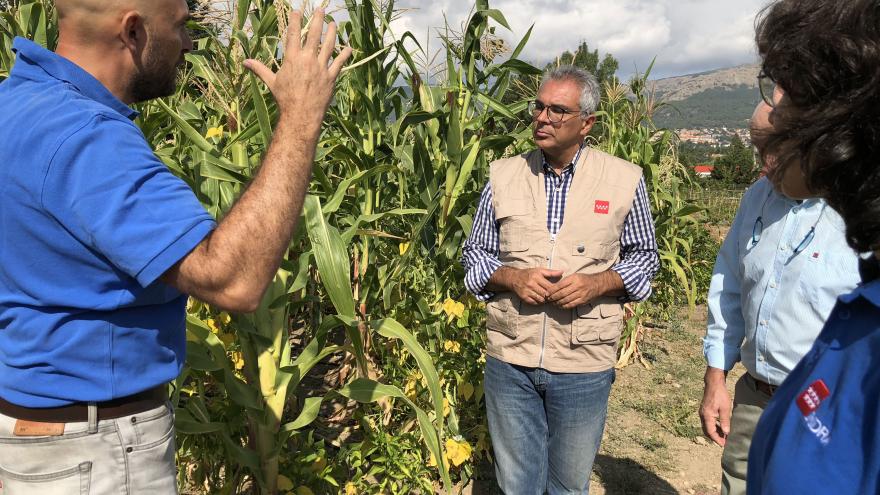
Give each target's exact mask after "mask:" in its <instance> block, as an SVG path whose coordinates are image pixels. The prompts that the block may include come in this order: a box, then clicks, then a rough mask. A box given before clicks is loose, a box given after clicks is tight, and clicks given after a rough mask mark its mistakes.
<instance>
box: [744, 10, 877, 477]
mask: <svg viewBox="0 0 880 495" xmlns="http://www.w3.org/2000/svg"><path fill="white" fill-rule="evenodd" d="M757 42H758V51H759V53H760V55H761V57H762V60H763V71H764V75H765V76H766V78H767V79H768V80H771V81H773V82H775V83H776V84H777V85H778V86H779V87H780V88H781V89H782V90H783V91H784V96H783V98H782V99H781V100H779V101H778V102H774V103H775V105H774V109H773V111H772V112H771V114H770V121H771V123H772V128H771V129H769V130H768V134H767V144H766V146H767V149H768V152H769V153H772V154H774V155H775V156H776V157H777V160H778V163H777V166H776V168H775V169H774V170H773V172H772V173H771V179H772V180H773V181H774V182H775V183H777V184H779V186H780V188H781V190H782V191H783V192H784V193H785V194H786V195H787V196H789V197H794V198H807V197H815V196H819V197H822V198H825V199H826V200H827V202H828V204H829V205H830V206H831V207H832V208H834V209H835V210H836V211H838V212H839V213H840V215H841V217H842V218H843V220H844V223H845V224H846V237H847V241H848V242H849V244H850V246H852V247H853V248H854V249H856V250H857V251H859V252H864V253H867V254H868V257H867V258H865V259H863V260H862V265H863V266H862V268H863V270H862V284H861V285H860V286H859V287H858V288H856V290H854V291H853V292H852V293H850V294H847V295H844V296H841V297H840V298H839V300H838V303H837V305H836V306H835V308H834V310H833V311H832V313H831V315H830V316H829V319H828V321H827V322H826V324H825V327H824V329H823V330H822V332H821V333H820V335H819V337H818V339H817V340H816V343H815V344H814V346H813V348H812V349H811V350H810V352H809V353H808V354H807V355H806V356H805V357H804V358H803V360H802V361H801V362H800V363H799V364H798V366H797V367H795V369H794V370H792V372H791V374H790V375H789V377H788V378H787V379H786V380H785V382H783V384H782V385H781V386H780V388H779V389H778V390H777V391H776V394H775V395H774V397H773V399H772V400H771V401H770V403H769V404H768V406H767V408H766V410H765V412H764V415H763V416H762V418H761V420H760V421H759V423H758V426H757V428H756V431H755V435H754V439H753V441H752V446H751V450H750V451H749V466H748V493H749V494H783V493H784V494H789V493H834V494H849V493H853V494H856V493H858V494H867V493H880V479H878V478H880V401H878V399H877V397H878V395H880V366H878V365H880V278H878V277H877V275H878V272H880V270H878V257H880V160H878V158H880V0H848V1H844V2H828V1H826V0H777V1H776V2H774V3H772V4H771V5H769V6H768V7H767V8H766V9H765V10H764V11H763V12H762V13H761V14H760V15H759V20H758V24H757Z"/></svg>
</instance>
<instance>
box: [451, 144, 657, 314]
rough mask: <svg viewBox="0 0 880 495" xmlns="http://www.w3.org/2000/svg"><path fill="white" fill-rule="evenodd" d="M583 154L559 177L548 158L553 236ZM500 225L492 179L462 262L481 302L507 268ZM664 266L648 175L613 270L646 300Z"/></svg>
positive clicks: (633, 295)
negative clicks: (497, 272) (497, 274)
mask: <svg viewBox="0 0 880 495" xmlns="http://www.w3.org/2000/svg"><path fill="white" fill-rule="evenodd" d="M581 150H583V148H581ZM580 153H581V151H578V153H577V154H576V155H575V157H574V159H573V160H572V162H571V164H569V165H568V166H567V167H565V168H564V169H563V170H562V173H561V174H560V175H556V173H555V172H554V171H553V168H552V167H551V166H550V165H549V164H548V163H547V161H546V160H545V161H544V164H543V166H544V172H545V173H544V189H545V190H546V192H547V230H548V231H550V234H551V235H556V233H557V232H559V228H560V227H561V226H562V220H563V218H564V216H565V201H566V199H567V198H568V191H569V190H570V189H571V180H572V178H573V177H574V172H575V168H576V167H575V164H576V163H577V160H578V158H579V157H580ZM499 229H500V225H499V223H498V221H497V220H496V218H495V208H494V207H493V206H492V186H491V183H487V184H486V187H485V188H484V189H483V193H482V195H481V196H480V203H479V205H478V206H477V212H476V215H475V216H474V225H473V228H472V229H471V235H470V237H468V239H467V240H466V241H465V243H464V248H463V254H462V260H461V261H462V264H463V265H464V267H465V270H466V274H465V277H464V285H465V287H467V289H468V290H469V291H471V292H472V293H473V294H474V295H475V296H476V297H477V299H479V300H481V301H488V300H489V299H491V298H492V296H494V295H495V293H494V292H489V291H487V290H486V289H485V287H486V284H487V283H488V282H489V278H490V277H491V276H492V274H493V273H495V270H497V269H498V268H500V267H501V266H502V263H501V260H499V259H498V251H499V247H498V231H499ZM659 268H660V259H659V258H658V256H657V241H656V239H655V237H654V220H653V218H651V208H650V206H649V203H648V192H647V188H646V186H645V179H644V178H642V179H641V180H640V181H639V185H638V187H637V188H636V195H635V198H634V199H633V205H632V209H631V210H630V212H629V214H628V215H627V217H626V220H625V221H624V224H623V231H622V232H621V234H620V261H619V262H617V263H616V264H615V265H614V266H612V267H611V269H612V270H614V271H615V272H617V273H618V274H619V275H620V278H621V279H623V285H624V288H625V289H626V293H627V298H626V299H628V300H633V301H643V300H645V299H647V298H648V296H650V295H651V280H652V279H653V278H654V275H655V274H656V273H657V270H658V269H659Z"/></svg>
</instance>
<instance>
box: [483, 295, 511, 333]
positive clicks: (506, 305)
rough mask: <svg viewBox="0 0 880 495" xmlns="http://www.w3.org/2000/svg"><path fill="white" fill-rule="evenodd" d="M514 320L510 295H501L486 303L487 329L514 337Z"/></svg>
mask: <svg viewBox="0 0 880 495" xmlns="http://www.w3.org/2000/svg"><path fill="white" fill-rule="evenodd" d="M516 321H517V318H516V312H515V311H513V301H512V300H511V298H510V297H508V296H501V297H500V298H499V299H497V300H495V301H492V302H490V303H489V304H487V305H486V328H487V329H488V330H489V331H495V332H500V333H503V334H504V335H507V336H508V337H510V338H512V339H515V338H516V335H517V331H516Z"/></svg>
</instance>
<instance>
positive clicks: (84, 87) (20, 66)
mask: <svg viewBox="0 0 880 495" xmlns="http://www.w3.org/2000/svg"><path fill="white" fill-rule="evenodd" d="M12 51H13V52H15V54H16V55H17V60H16V63H15V66H13V68H12V71H11V73H10V77H21V78H24V79H30V80H33V81H45V80H48V79H57V80H59V81H64V82H66V83H68V84H70V85H72V86H73V87H75V88H76V89H77V90H78V91H79V92H80V93H81V94H82V95H83V96H85V97H86V98H89V99H91V100H95V101H97V102H98V103H101V104H103V105H105V106H107V107H109V108H110V109H112V110H114V111H115V112H117V113H119V114H121V115H122V116H124V117H126V118H128V119H129V120H134V119H135V118H137V116H138V115H139V113H138V112H137V111H135V110H133V109H132V108H131V107H129V106H128V105H126V104H125V103H122V102H121V101H119V99H118V98H116V97H115V96H113V93H111V92H110V90H108V89H107V88H106V87H105V86H104V85H103V84H101V82H100V81H98V80H97V79H95V78H94V76H92V75H91V74H89V73H88V72H86V71H85V70H83V69H82V68H81V67H79V66H78V65H76V64H74V63H73V62H71V61H70V60H67V59H66V58H64V57H62V56H60V55H58V54H56V53H54V52H51V51H49V50H47V49H45V48H43V47H42V46H40V45H38V44H36V43H34V42H33V41H30V40H27V39H25V38H21V37H16V38H15V41H14V42H13V43H12Z"/></svg>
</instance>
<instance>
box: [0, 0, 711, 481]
mask: <svg viewBox="0 0 880 495" xmlns="http://www.w3.org/2000/svg"><path fill="white" fill-rule="evenodd" d="M231 3H232V5H231V6H230V9H229V10H228V11H220V12H203V13H202V14H203V16H202V17H201V18H197V19H200V20H201V22H202V24H201V25H200V26H198V29H199V31H198V32H199V36H198V39H197V40H196V42H195V43H196V49H195V50H194V51H193V52H192V53H190V54H189V55H188V56H187V62H188V63H187V68H186V72H185V74H184V75H183V80H182V82H181V83H180V85H179V90H178V92H177V93H176V94H175V95H173V96H171V97H168V98H165V99H162V100H156V101H153V102H149V103H147V104H144V105H142V106H141V108H139V109H140V110H141V112H142V114H141V117H140V118H139V120H138V123H139V125H140V126H141V128H142V129H143V132H144V135H145V136H146V137H147V139H148V140H149V141H150V143H151V144H152V146H153V147H154V149H155V150H156V154H157V156H159V157H160V159H161V160H162V161H163V162H164V163H165V164H166V165H167V166H168V167H169V168H170V169H171V170H172V171H173V172H174V173H175V174H177V175H178V176H179V177H181V178H182V179H183V180H184V181H186V182H187V183H188V184H189V185H190V186H191V187H192V189H193V190H194V191H195V192H196V194H197V196H198V198H199V199H200V200H201V202H202V203H203V204H204V206H205V207H206V208H207V209H208V211H210V212H211V213H212V214H213V215H215V216H216V217H218V218H219V217H222V216H223V214H224V212H226V211H227V210H228V209H229V208H230V207H231V205H232V204H233V202H234V201H235V199H236V197H237V196H238V195H239V194H240V193H241V191H242V189H243V187H245V185H246V184H247V183H248V181H249V180H250V178H251V177H252V176H253V174H254V172H255V170H256V168H257V167H258V166H259V164H260V161H261V159H262V155H263V153H265V151H266V149H267V146H268V144H269V140H270V138H271V135H272V125H273V124H272V123H273V121H274V119H275V117H276V113H277V109H276V108H275V105H274V102H273V100H272V98H271V95H270V94H269V92H268V90H267V89H266V88H265V87H264V86H263V85H262V84H261V83H260V82H259V81H258V80H257V79H256V78H254V77H253V76H252V75H250V74H249V73H248V72H247V71H246V70H245V69H244V68H243V65H242V62H243V60H244V59H245V58H257V59H260V60H262V61H263V62H264V63H267V64H272V63H276V62H278V61H279V57H280V56H281V55H280V53H279V44H280V40H282V39H283V36H284V34H285V31H286V28H287V26H285V22H286V19H287V13H288V11H289V9H290V8H291V6H290V5H289V3H288V2H287V1H285V0H274V1H269V0H237V1H235V2H231ZM344 10H345V14H346V15H345V16H340V19H342V18H345V20H343V21H342V22H340V30H339V38H340V39H339V40H338V41H339V43H340V44H347V45H349V46H351V47H352V48H353V49H354V56H353V60H352V61H351V62H350V64H349V67H348V68H347V69H346V70H345V72H344V73H343V75H342V76H341V77H340V80H339V82H338V88H337V92H336V97H335V100H334V101H333V103H332V106H331V108H330V110H329V112H328V114H327V118H326V120H325V124H324V129H323V134H322V137H321V140H320V143H319V145H318V150H317V155H316V163H315V169H314V178H313V182H312V184H311V187H310V190H309V195H308V197H307V199H306V202H305V206H304V212H303V216H304V221H302V222H300V225H301V227H300V228H299V230H298V231H297V232H296V233H295V235H294V237H293V239H291V243H290V249H289V252H288V254H287V256H286V257H285V260H284V261H283V263H282V266H281V269H280V270H279V271H278V273H277V276H276V277H275V279H274V282H273V283H272V285H271V287H270V289H269V290H268V292H267V294H266V296H265V298H264V300H263V302H262V304H261V306H260V308H259V309H258V310H257V311H256V312H255V313H253V314H227V313H224V312H220V311H218V310H216V309H215V308H211V307H209V306H207V305H205V304H202V303H200V302H198V301H194V300H193V301H191V303H190V305H189V307H188V314H187V340H188V351H187V365H186V368H185V370H184V371H183V373H182V374H181V376H180V377H179V378H178V379H177V380H176V382H175V383H174V384H173V387H172V391H173V395H172V401H173V403H174V404H175V406H176V410H177V429H178V448H179V451H178V460H179V465H180V468H181V469H180V486H181V488H182V490H184V491H188V492H192V493H203V492H205V493H240V492H251V491H252V492H254V493H256V492H259V493H276V492H278V491H281V492H283V493H288V492H289V493H297V494H303V493H337V492H343V493H432V492H434V491H435V490H437V489H442V490H445V491H446V492H448V493H453V492H455V491H457V490H458V488H459V487H461V486H463V485H464V484H466V483H468V482H469V480H471V479H473V477H474V476H475V475H477V468H478V464H479V462H480V461H481V460H483V459H487V458H489V456H490V455H491V452H490V448H489V440H488V434H487V429H486V424H485V416H484V414H483V405H482V385H481V383H482V363H483V362H484V360H485V357H484V354H483V352H484V351H483V349H484V340H483V339H484V337H483V334H482V319H483V314H484V313H483V306H482V305H481V304H480V303H478V302H476V301H475V300H474V299H473V298H471V297H469V296H467V295H466V291H465V289H464V286H463V275H464V274H463V269H462V268H461V266H460V265H459V262H458V259H459V257H460V254H461V245H462V242H463V241H464V239H465V237H466V236H467V234H468V232H469V231H470V227H471V224H472V221H473V219H472V215H473V211H474V208H475V206H476V202H477V199H478V197H479V193H480V190H481V188H482V186H483V185H484V184H485V181H486V180H487V179H488V164H489V162H490V161H492V160H494V159H496V158H500V157H503V156H508V155H511V154H513V153H518V152H522V151H525V150H527V149H529V148H530V147H531V146H533V145H532V144H531V143H530V132H529V124H530V119H529V118H528V116H527V115H525V113H524V110H525V108H526V106H527V101H525V100H523V101H518V102H515V103H511V104H504V103H502V101H505V100H504V97H505V95H506V94H507V93H508V90H509V89H510V86H511V84H512V82H511V80H512V78H513V76H514V75H535V74H540V71H539V70H538V69H536V68H535V67H533V66H532V65H530V64H529V63H526V62H524V61H522V60H520V59H519V56H520V55H521V53H522V51H523V48H524V47H525V46H526V44H527V43H528V40H529V36H530V32H529V33H526V34H525V36H524V37H523V38H522V39H521V40H520V41H519V42H518V43H517V44H516V46H512V47H511V46H506V45H505V44H504V43H502V42H500V41H499V38H498V37H497V36H496V35H495V33H496V30H501V29H509V26H508V25H507V21H506V19H505V17H504V15H503V14H502V13H501V12H500V11H498V10H493V9H491V8H490V7H489V4H488V0H477V1H476V4H475V6H474V8H473V9H472V11H471V14H470V15H469V17H468V19H467V20H466V22H465V23H464V25H463V26H461V27H456V26H447V28H446V30H445V31H444V32H443V36H442V42H443V46H442V48H441V49H440V50H439V51H438V52H436V53H430V52H428V51H427V49H425V48H423V47H422V46H421V45H420V44H419V42H418V41H417V40H416V38H415V36H414V35H413V34H412V33H410V32H402V33H400V32H394V30H393V29H392V21H393V20H394V19H395V18H396V16H399V15H405V13H404V12H400V11H398V10H396V9H395V6H394V2H393V0H366V1H359V0H345V5H344ZM305 17H306V21H305V22H312V21H311V20H310V19H309V18H308V17H309V16H308V15H307V16H305ZM14 36H25V37H28V38H30V39H33V40H36V41H37V42H38V43H41V44H43V45H45V46H48V47H50V48H52V47H54V45H55V43H56V41H57V28H56V23H55V19H54V10H53V7H52V3H51V2H50V1H49V0H21V1H19V2H16V3H15V5H14V6H12V7H10V8H9V9H8V10H7V11H3V12H2V13H0V80H2V79H4V78H5V77H7V76H8V74H9V70H10V67H11V66H12V64H13V62H14V58H13V55H12V53H11V45H12V39H13V37H14ZM646 78H647V75H637V76H635V77H634V78H633V80H632V81H631V82H630V84H629V88H625V87H623V86H621V87H617V88H606V90H605V93H606V94H607V95H608V96H607V98H606V99H605V101H603V102H602V105H601V109H600V110H601V111H600V117H599V119H600V122H601V125H599V126H598V127H597V130H596V131H595V132H594V136H593V137H592V138H591V139H593V141H594V143H593V144H595V145H596V146H599V147H600V148H602V149H604V150H606V151H608V152H611V153H613V154H615V155H617V156H620V157H622V158H625V159H627V160H630V161H632V162H634V163H636V164H638V165H640V166H641V167H642V168H643V169H644V171H645V175H646V179H647V181H648V187H649V190H650V196H651V200H652V207H653V210H654V211H653V213H654V217H655V219H656V222H657V233H658V244H659V245H660V251H661V258H662V261H663V274H662V275H661V276H660V277H659V282H658V287H656V288H655V290H658V291H661V292H662V291H666V292H669V293H676V294H682V295H683V296H682V298H683V300H684V301H687V302H689V303H690V304H694V302H695V300H696V295H697V293H698V287H697V285H696V282H695V277H694V274H693V270H692V264H693V256H694V253H692V252H691V245H692V242H693V241H692V233H693V229H694V228H695V227H696V225H697V223H696V218H697V215H698V213H699V211H700V208H698V207H696V206H694V205H693V204H692V203H690V202H688V201H686V200H685V196H684V192H685V191H686V188H687V186H688V184H687V179H686V174H685V172H684V170H683V169H682V168H681V165H680V164H678V161H677V159H676V156H675V146H674V143H673V135H672V133H670V132H667V131H661V130H657V129H655V128H654V127H653V126H652V124H651V123H650V116H651V113H652V112H653V107H654V106H655V103H654V102H653V101H652V99H651V98H650V95H645V94H643V91H642V90H643V88H644V82H645V80H646ZM630 90H631V91H632V94H635V97H634V98H632V97H627V94H630ZM652 311H655V310H654V309H652V308H651V307H650V306H645V305H640V306H636V307H635V308H633V309H632V310H631V314H632V315H633V318H632V319H631V320H630V322H629V324H628V325H627V331H626V332H625V334H624V336H623V338H622V344H623V345H622V346H621V365H625V364H626V363H627V362H629V361H630V360H631V359H633V358H634V357H636V356H638V348H637V344H638V335H639V318H641V317H644V315H646V314H647V313H649V312H652Z"/></svg>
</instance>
